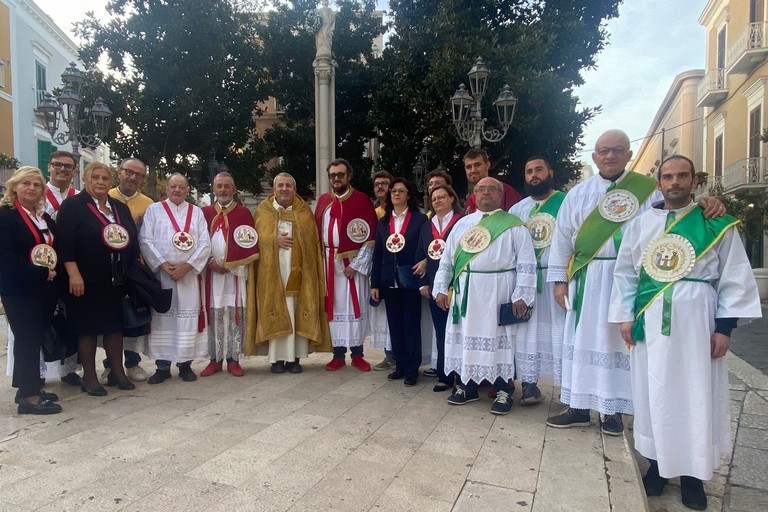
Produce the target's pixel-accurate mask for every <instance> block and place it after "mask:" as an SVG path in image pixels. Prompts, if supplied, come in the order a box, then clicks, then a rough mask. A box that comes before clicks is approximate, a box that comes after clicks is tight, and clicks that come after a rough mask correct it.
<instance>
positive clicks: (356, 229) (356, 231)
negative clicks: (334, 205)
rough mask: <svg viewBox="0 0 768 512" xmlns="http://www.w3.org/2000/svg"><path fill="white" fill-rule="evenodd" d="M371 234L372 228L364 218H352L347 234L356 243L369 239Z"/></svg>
mask: <svg viewBox="0 0 768 512" xmlns="http://www.w3.org/2000/svg"><path fill="white" fill-rule="evenodd" d="M370 234H371V228H370V227H369V226H368V223H367V222H365V221H364V220H363V219H360V218H357V219H352V220H351V221H349V224H347V236H348V237H349V239H350V240H352V241H353V242H355V243H356V244H361V243H363V242H365V241H366V240H368V236H369V235H370Z"/></svg>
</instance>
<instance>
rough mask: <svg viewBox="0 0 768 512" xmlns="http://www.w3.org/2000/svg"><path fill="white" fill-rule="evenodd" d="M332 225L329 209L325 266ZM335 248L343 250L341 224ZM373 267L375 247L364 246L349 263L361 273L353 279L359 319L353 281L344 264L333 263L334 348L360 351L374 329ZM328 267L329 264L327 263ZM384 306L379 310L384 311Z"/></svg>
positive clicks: (336, 226) (335, 234)
mask: <svg viewBox="0 0 768 512" xmlns="http://www.w3.org/2000/svg"><path fill="white" fill-rule="evenodd" d="M330 221H331V209H330V208H327V209H326V210H325V214H324V215H323V232H322V238H323V248H324V250H325V257H324V260H325V262H327V261H328V258H329V256H330V249H329V248H328V245H329V244H328V224H329V223H330ZM344 229H346V226H344ZM333 245H334V247H338V246H339V223H338V222H337V223H335V224H334V226H333ZM372 264H373V247H372V246H370V247H369V246H363V247H361V248H360V250H359V251H358V252H357V255H355V257H354V258H352V259H350V260H349V266H350V267H352V268H353V269H355V270H356V271H357V272H356V273H355V276H354V277H353V280H354V282H355V287H356V289H357V301H358V304H359V305H360V316H359V317H358V318H355V312H354V309H353V307H352V295H351V293H350V285H349V283H350V280H349V279H347V278H346V277H344V268H345V266H344V261H343V260H341V259H338V258H334V260H333V320H331V321H330V322H329V327H330V331H331V342H332V344H333V346H334V347H357V346H360V345H362V344H363V341H364V340H365V337H366V336H368V331H369V330H370V328H371V325H370V321H369V319H368V312H369V310H370V308H371V305H370V304H369V303H368V300H369V299H370V289H371V286H370V283H369V282H368V276H369V275H370V273H371V266H372ZM326 265H327V263H326ZM381 307H382V305H380V306H379V308H381Z"/></svg>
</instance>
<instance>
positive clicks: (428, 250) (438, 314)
mask: <svg viewBox="0 0 768 512" xmlns="http://www.w3.org/2000/svg"><path fill="white" fill-rule="evenodd" d="M429 200H430V203H431V204H430V211H431V212H432V217H430V219H429V222H427V223H426V224H424V225H423V226H422V227H421V237H420V239H419V247H418V249H417V250H416V259H417V260H419V261H421V260H422V259H424V258H426V259H427V272H426V274H425V275H424V276H422V277H421V279H420V280H419V285H420V289H419V290H420V291H421V295H422V296H423V297H426V298H428V299H429V309H430V312H431V313H432V325H434V326H435V345H436V347H437V384H436V385H435V387H434V388H432V391H435V392H438V391H445V390H447V389H450V388H452V387H453V383H454V376H453V375H446V374H445V370H444V368H445V323H446V322H447V321H448V311H445V310H443V309H440V308H439V307H437V303H435V299H434V298H432V287H433V286H434V284H435V274H437V269H438V267H439V266H440V256H442V254H443V250H444V249H445V240H446V239H447V238H448V235H449V234H450V232H451V229H453V225H454V224H455V223H456V221H457V220H459V219H460V218H461V216H462V208H461V203H460V202H459V198H458V196H457V195H456V192H455V191H454V190H453V188H452V187H451V186H450V185H436V186H435V187H434V188H432V190H431V191H430V192H429Z"/></svg>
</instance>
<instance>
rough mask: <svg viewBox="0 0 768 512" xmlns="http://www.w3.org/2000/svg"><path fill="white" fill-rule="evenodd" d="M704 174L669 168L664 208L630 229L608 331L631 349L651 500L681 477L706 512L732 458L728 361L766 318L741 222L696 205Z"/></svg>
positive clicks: (685, 494) (639, 440)
mask: <svg viewBox="0 0 768 512" xmlns="http://www.w3.org/2000/svg"><path fill="white" fill-rule="evenodd" d="M695 174H696V171H695V169H694V166H693V162H692V161H690V160H689V159H688V158H686V157H684V156H682V155H673V156H671V157H669V158H667V159H666V160H665V161H664V162H663V163H662V165H661V166H660V168H659V189H660V190H661V192H662V194H663V195H664V203H663V204H662V205H658V207H655V208H652V209H650V210H649V211H647V212H645V213H643V214H642V215H640V216H639V217H637V218H636V219H635V220H633V221H631V222H630V223H629V225H628V226H627V229H626V232H625V235H624V241H623V243H622V245H621V249H620V251H619V255H618V259H617V263H616V270H615V274H614V275H615V277H614V283H613V293H612V296H611V307H610V310H609V314H608V321H610V322H614V323H617V324H620V328H621V334H622V337H623V338H624V341H625V342H626V343H627V344H628V346H631V347H632V348H631V350H630V368H631V374H632V397H633V401H634V406H635V421H634V440H635V441H634V442H635V449H636V450H637V451H639V452H640V453H641V454H642V455H643V456H645V457H647V458H648V459H649V461H650V463H651V468H650V469H649V471H648V473H647V474H646V476H645V477H644V478H643V484H644V486H645V488H646V492H647V494H648V495H660V494H661V493H662V492H663V489H664V486H665V484H666V483H667V479H668V478H672V477H676V476H681V481H680V483H681V494H682V499H683V504H684V505H686V506H688V507H690V508H694V509H697V510H703V509H704V508H706V506H707V500H706V496H705V494H704V491H703V486H702V480H710V479H711V478H712V474H713V472H714V471H715V470H717V469H718V468H719V467H720V460H721V457H722V456H724V455H726V454H730V453H731V428H730V427H731V419H730V399H729V391H728V368H727V366H726V361H725V358H724V357H723V356H724V355H725V353H726V352H727V350H728V346H729V340H730V335H731V331H732V330H733V329H734V328H735V327H736V323H737V320H739V319H741V320H743V319H753V318H759V317H760V316H762V313H761V308H760V299H759V296H758V293H757V284H756V283H755V279H754V275H753V274H752V269H751V266H750V263H749V261H748V259H747V256H746V253H745V251H744V247H743V246H742V243H741V239H740V238H739V234H738V231H737V229H736V226H737V225H738V221H737V220H736V219H734V218H733V217H730V216H723V217H721V218H719V219H705V218H704V216H703V212H702V210H701V208H700V207H699V206H698V205H697V204H695V203H694V202H693V201H692V200H691V191H692V190H693V188H694V187H695V186H696V183H697V180H696V177H695ZM691 265H692V267H691Z"/></svg>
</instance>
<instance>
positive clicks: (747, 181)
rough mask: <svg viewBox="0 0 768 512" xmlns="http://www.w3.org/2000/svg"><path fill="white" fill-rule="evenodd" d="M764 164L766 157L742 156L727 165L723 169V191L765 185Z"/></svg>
mask: <svg viewBox="0 0 768 512" xmlns="http://www.w3.org/2000/svg"><path fill="white" fill-rule="evenodd" d="M765 164H766V157H755V158H743V159H741V160H738V161H737V162H735V163H733V164H731V165H729V166H728V167H726V168H725V170H724V171H723V191H724V192H725V193H736V192H746V191H749V190H755V189H758V190H759V189H763V188H765V187H767V186H768V180H766V171H765V168H766V165H765Z"/></svg>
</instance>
